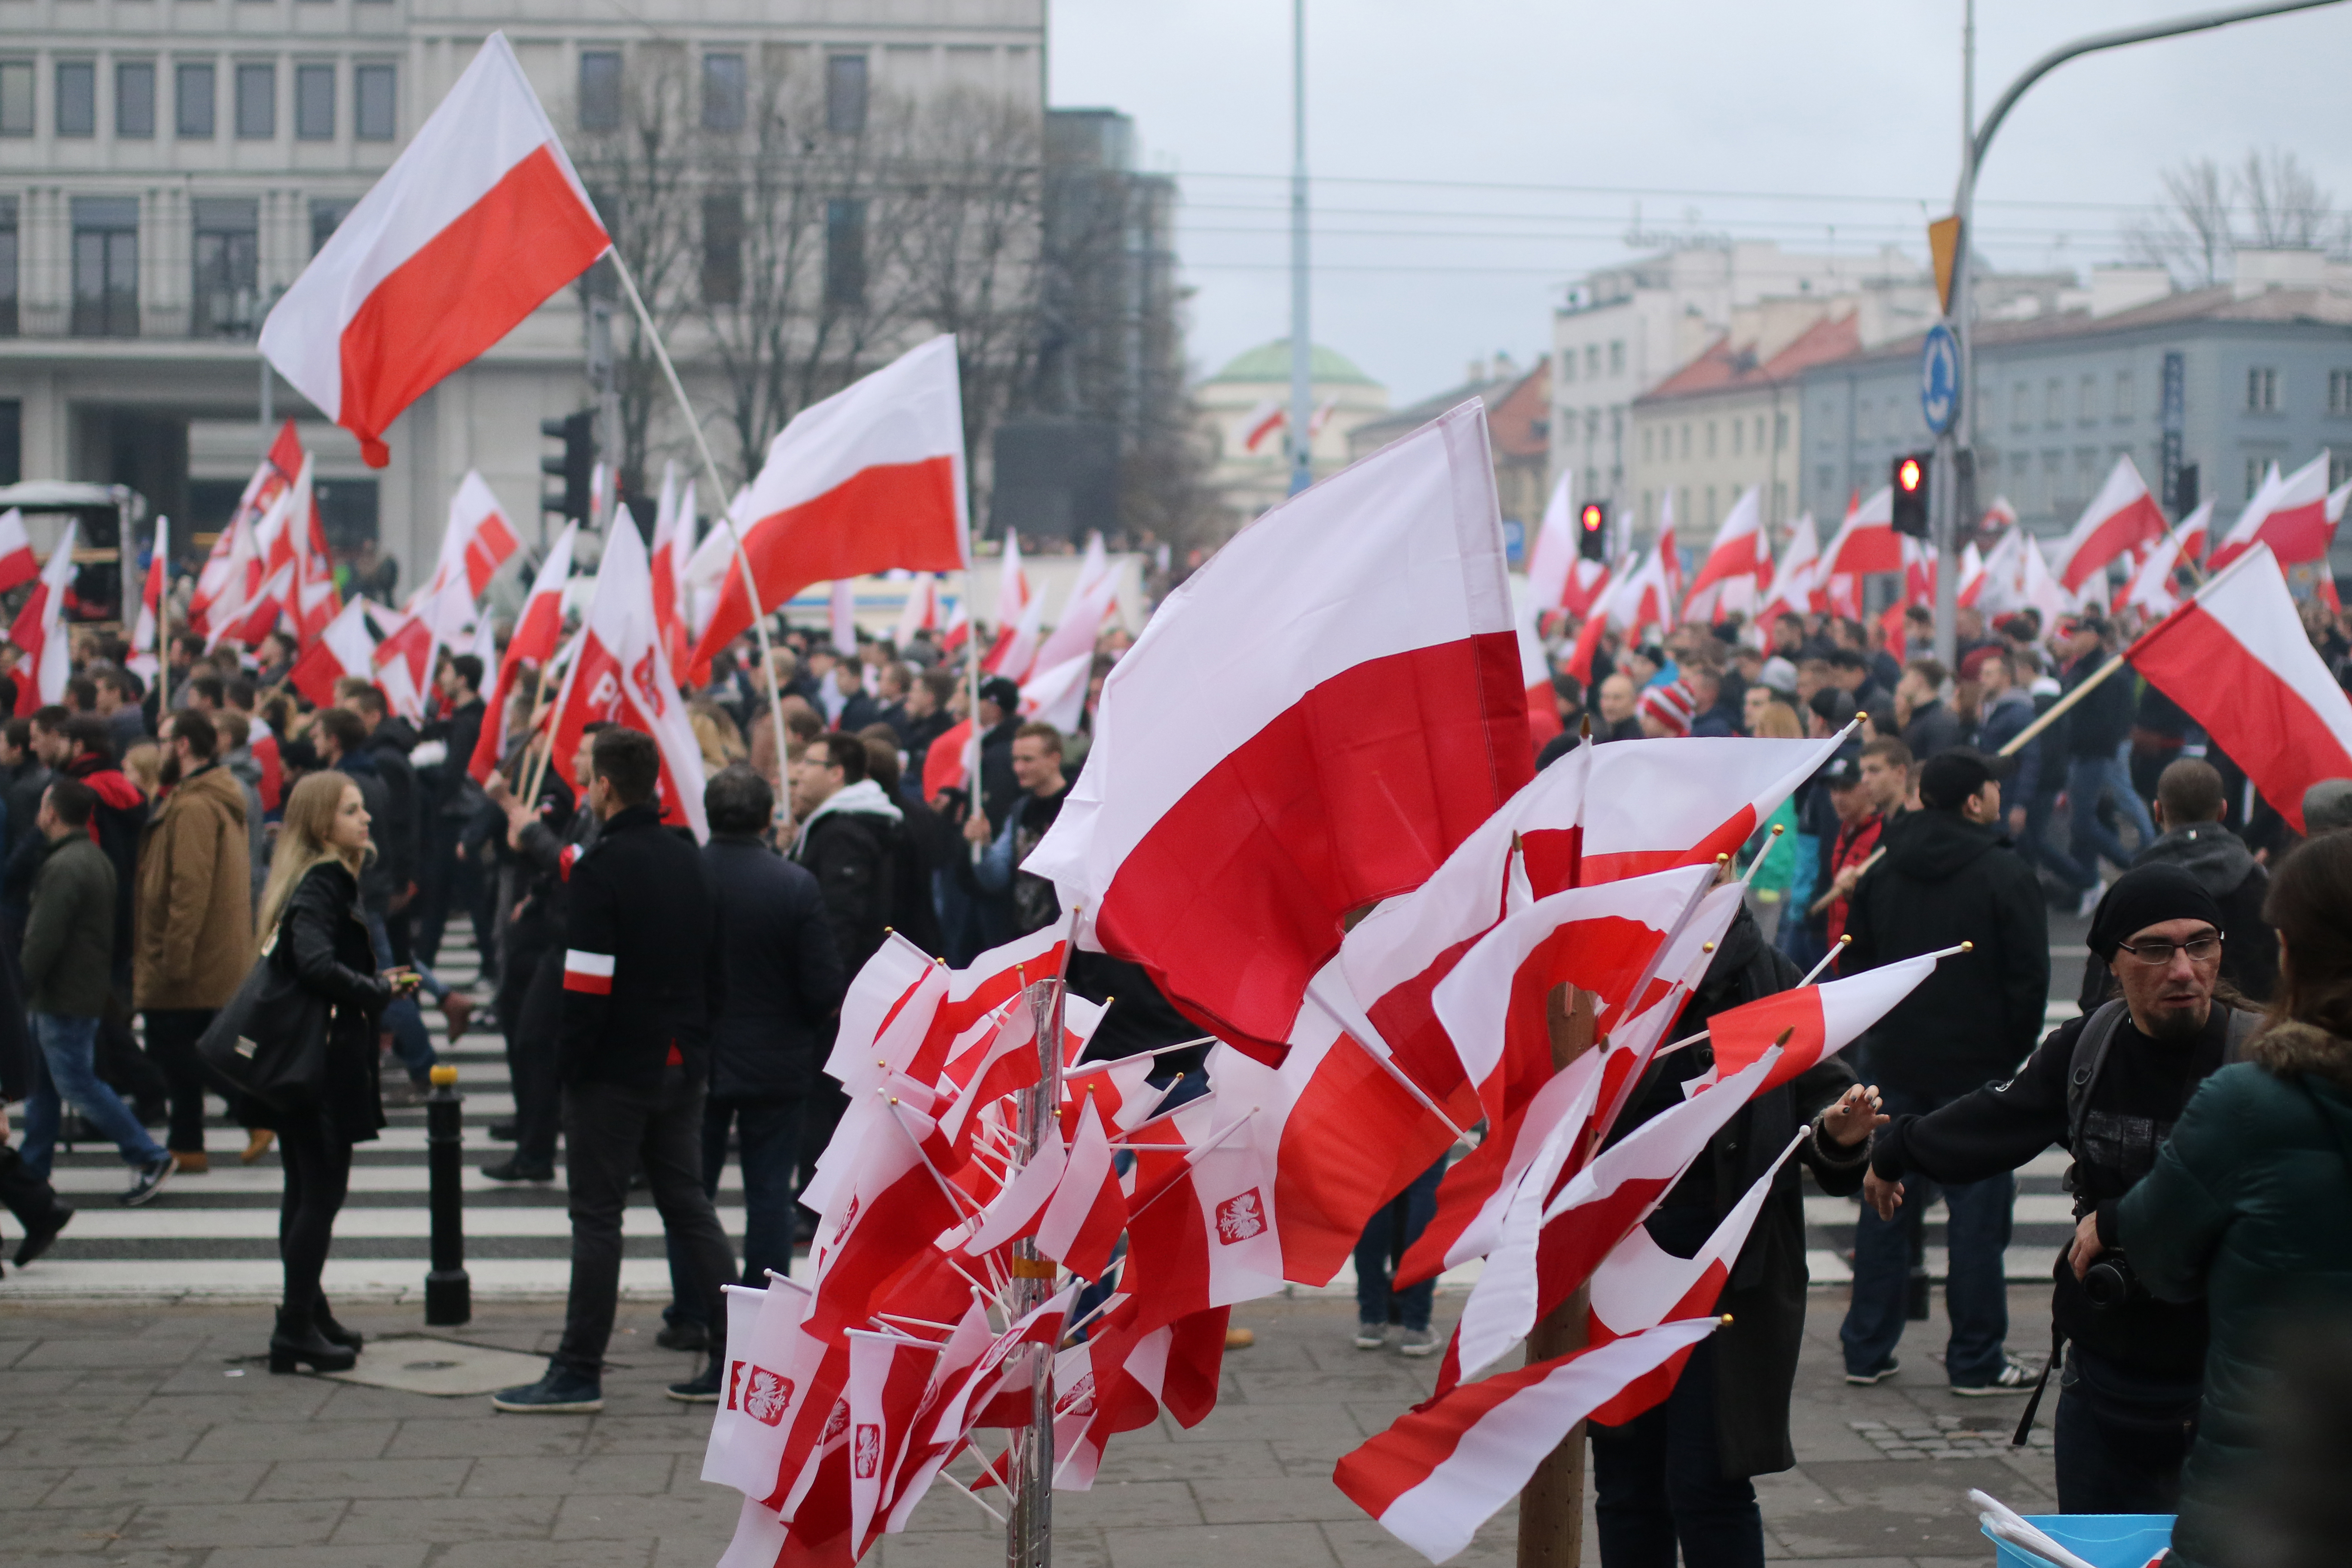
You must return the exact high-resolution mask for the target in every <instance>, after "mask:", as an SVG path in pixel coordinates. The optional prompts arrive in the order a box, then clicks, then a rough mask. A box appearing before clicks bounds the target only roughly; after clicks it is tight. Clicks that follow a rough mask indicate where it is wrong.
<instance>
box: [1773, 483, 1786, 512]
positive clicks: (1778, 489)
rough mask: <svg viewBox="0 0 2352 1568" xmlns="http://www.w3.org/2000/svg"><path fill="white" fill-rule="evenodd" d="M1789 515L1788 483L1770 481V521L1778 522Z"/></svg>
mask: <svg viewBox="0 0 2352 1568" xmlns="http://www.w3.org/2000/svg"><path fill="white" fill-rule="evenodd" d="M1788 515H1789V481H1788V480H1786V479H1774V480H1773V481H1772V521H1774V522H1779V521H1782V520H1783V519H1785V518H1786V517H1787V516H1788Z"/></svg>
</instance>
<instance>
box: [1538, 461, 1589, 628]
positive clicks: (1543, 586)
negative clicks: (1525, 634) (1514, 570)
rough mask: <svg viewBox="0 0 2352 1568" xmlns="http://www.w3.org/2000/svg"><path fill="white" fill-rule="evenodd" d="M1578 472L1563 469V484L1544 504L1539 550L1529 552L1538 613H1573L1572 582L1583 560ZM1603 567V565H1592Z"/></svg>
mask: <svg viewBox="0 0 2352 1568" xmlns="http://www.w3.org/2000/svg"><path fill="white" fill-rule="evenodd" d="M1575 479H1576V470H1575V469H1573V468H1563V469H1562V470H1561V471H1560V476H1559V483H1558V484H1556V485H1554V486H1552V488H1551V500H1549V501H1547V502H1545V503H1544V513H1543V522H1542V524H1541V525H1540V526H1539V527H1538V529H1537V531H1536V545H1535V548H1534V549H1533V550H1531V551H1529V552H1528V597H1529V599H1530V600H1532V601H1533V603H1534V605H1535V606H1536V608H1537V609H1538V610H1539V611H1540V610H1569V613H1570V614H1571V615H1575V614H1579V613H1580V612H1578V611H1575V610H1571V609H1570V607H1569V603H1568V593H1569V578H1570V574H1571V573H1573V572H1574V571H1575V569H1576V563H1577V562H1578V560H1579V559H1580V557H1579V555H1578V552H1577V548H1576V546H1577V538H1576V535H1577V521H1576V508H1575V506H1574V505H1573V504H1572V503H1571V501H1570V495H1571V492H1572V491H1573V489H1574V488H1575V485H1574V481H1575ZM1589 564H1591V565H1595V566H1597V565H1599V564H1600V563H1598V562H1592V563H1589Z"/></svg>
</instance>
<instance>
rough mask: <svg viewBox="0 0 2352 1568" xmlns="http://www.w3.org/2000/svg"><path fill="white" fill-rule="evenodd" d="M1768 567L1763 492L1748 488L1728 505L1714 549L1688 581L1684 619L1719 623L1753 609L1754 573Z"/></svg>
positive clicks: (1770, 558) (1763, 570)
mask: <svg viewBox="0 0 2352 1568" xmlns="http://www.w3.org/2000/svg"><path fill="white" fill-rule="evenodd" d="M1771 565H1772V546H1771V542H1770V541H1769V540H1767V539H1766V538H1765V537H1764V501H1763V497H1762V493H1761V491H1760V490H1759V489H1758V487H1757V486H1755V485H1750V486H1748V488H1747V489H1745V490H1743V491H1741V492H1740V495H1739V499H1738V500H1736V501H1734V502H1732V503H1731V510H1730V511H1728V512H1727V513H1726V514H1725V515H1724V519H1723V525H1722V526H1721V527H1720V528H1718V529H1717V530H1716V532H1715V544H1714V547H1713V548H1712V549H1710V550H1709V551H1708V552H1706V560H1705V561H1704V562H1702V563H1700V565H1699V569H1698V575H1697V576H1696V577H1694V578H1692V579H1691V585H1690V594H1689V596H1688V597H1687V598H1685V600H1684V601H1683V615H1684V616H1685V618H1686V619H1694V620H1695V619H1697V618H1698V617H1700V616H1706V617H1707V618H1708V619H1710V620H1716V621H1720V620H1721V619H1723V617H1724V616H1726V615H1728V614H1729V613H1730V612H1732V611H1734V610H1750V609H1753V608H1754V607H1755V595H1756V578H1757V574H1758V573H1759V572H1766V571H1769V570H1770V569H1771ZM1742 589H1744V591H1745V596H1746V602H1744V603H1743V602H1741V592H1740V591H1741V590H1742Z"/></svg>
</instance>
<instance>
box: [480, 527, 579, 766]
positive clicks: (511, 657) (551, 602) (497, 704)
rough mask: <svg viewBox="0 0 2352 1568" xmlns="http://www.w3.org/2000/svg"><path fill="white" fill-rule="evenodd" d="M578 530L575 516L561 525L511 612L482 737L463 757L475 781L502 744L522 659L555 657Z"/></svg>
mask: <svg viewBox="0 0 2352 1568" xmlns="http://www.w3.org/2000/svg"><path fill="white" fill-rule="evenodd" d="M579 532H580V525H579V524H578V523H576V522H567V523H565V524H564V525H563V531H562V533H559V534H557V535H556V536H555V542H554V543H553V544H552V545H551V546H549V547H548V552H547V559H546V560H544V561H542V562H541V563H540V565H539V574H538V575H537V576H536V577H533V578H532V579H531V584H530V597H528V598H526V599H525V600H523V602H522V613H521V614H520V615H519V616H516V617H515V627H514V635H513V636H512V637H509V638H508V639H507V651H506V654H505V656H504V657H503V658H500V659H499V678H498V679H497V680H496V681H495V682H494V683H492V685H491V687H490V700H489V701H488V703H487V704H486V705H485V706H484V708H483V710H482V734H481V739H480V740H478V741H477V742H475V744H474V754H473V756H472V757H470V758H468V759H467V763H466V771H467V773H471V774H472V775H473V778H474V782H475V783H476V784H484V783H487V782H488V780H489V776H490V773H491V770H492V769H494V768H496V767H497V766H498V765H499V753H500V752H501V751H502V750H503V749H504V748H505V746H506V738H507V703H508V701H509V700H510V699H511V698H512V697H513V695H514V689H515V679H516V677H517V676H519V675H520V674H521V672H522V668H523V666H524V665H526V664H529V665H531V666H533V667H535V668H538V669H539V670H540V671H541V673H542V674H543V673H544V672H545V671H546V668H547V663H548V660H550V659H551V658H554V657H555V646H556V644H557V643H559V642H561V641H562V638H563V585H564V584H566V583H568V582H570V581H571V579H572V541H573V540H574V539H575V538H576V537H577V536H578V535H579Z"/></svg>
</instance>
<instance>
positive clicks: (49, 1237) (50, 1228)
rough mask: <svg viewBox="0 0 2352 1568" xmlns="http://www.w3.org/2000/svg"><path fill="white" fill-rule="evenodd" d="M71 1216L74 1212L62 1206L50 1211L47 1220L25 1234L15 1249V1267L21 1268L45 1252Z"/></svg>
mask: <svg viewBox="0 0 2352 1568" xmlns="http://www.w3.org/2000/svg"><path fill="white" fill-rule="evenodd" d="M73 1216H74V1211H73V1210H72V1209H70V1208H68V1207H67V1206H66V1205H64V1204H59V1205H58V1206H57V1207H55V1208H53V1209H51V1210H50V1211H49V1217H48V1218H47V1219H45V1220H43V1221H42V1222H41V1223H40V1224H39V1225H37V1226H35V1227H33V1228H32V1229H30V1230H28V1231H26V1233H25V1239H24V1241H23V1242H22V1243H21V1244H20V1245H19V1246H18V1247H17V1248H16V1267H17V1268H23V1267H25V1265H26V1264H27V1263H30V1262H31V1261H33V1259H35V1258H38V1257H39V1256H40V1255H41V1254H43V1253H44V1252H47V1250H48V1249H49V1243H51V1242H53V1241H55V1240H56V1239H57V1238H58V1232H59V1231H61V1230H63V1229H65V1227H66V1225H67V1222H68V1221H69V1220H71V1219H72V1218H73Z"/></svg>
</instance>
